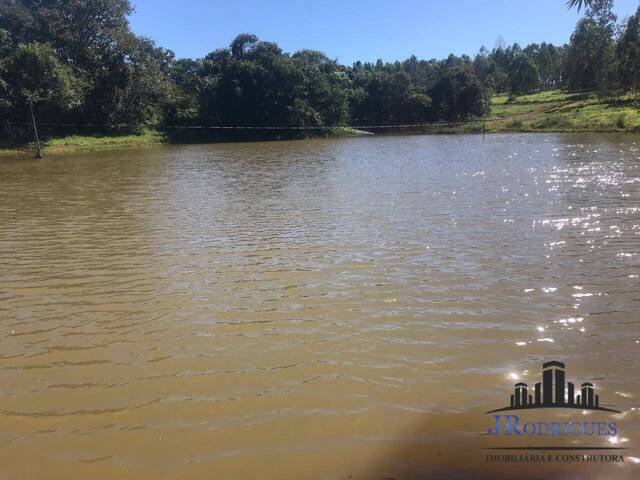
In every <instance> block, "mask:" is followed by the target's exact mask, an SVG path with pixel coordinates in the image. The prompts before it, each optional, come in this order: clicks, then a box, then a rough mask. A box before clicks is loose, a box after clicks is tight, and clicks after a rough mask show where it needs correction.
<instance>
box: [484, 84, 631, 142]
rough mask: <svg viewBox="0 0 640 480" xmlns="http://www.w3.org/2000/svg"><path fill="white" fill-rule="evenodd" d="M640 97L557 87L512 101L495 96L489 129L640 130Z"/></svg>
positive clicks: (552, 130) (562, 130)
mask: <svg viewBox="0 0 640 480" xmlns="http://www.w3.org/2000/svg"><path fill="white" fill-rule="evenodd" d="M639 112H640V97H635V96H629V95H626V96H622V97H617V98H613V99H599V98H597V97H596V96H595V95H593V94H591V93H579V94H575V93H573V94H570V93H566V92H561V91H559V90H553V91H548V92H541V93H536V94H533V95H523V96H520V97H516V98H515V99H513V100H511V101H509V99H508V97H507V96H506V95H500V96H496V97H494V98H493V100H492V108H491V115H490V117H489V119H488V121H487V130H488V131H493V132H506V131H518V132H639V131H640V115H639Z"/></svg>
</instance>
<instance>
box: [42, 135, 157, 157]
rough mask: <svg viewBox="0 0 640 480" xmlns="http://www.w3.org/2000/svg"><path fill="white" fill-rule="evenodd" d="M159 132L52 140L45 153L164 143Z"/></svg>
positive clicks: (82, 136) (80, 136)
mask: <svg viewBox="0 0 640 480" xmlns="http://www.w3.org/2000/svg"><path fill="white" fill-rule="evenodd" d="M166 141H167V140H166V137H165V135H164V134H162V133H160V132H156V131H153V130H146V131H144V132H143V133H142V134H140V135H96V136H93V135H92V136H86V135H72V136H69V137H63V138H53V139H50V140H48V141H47V142H46V144H45V150H46V151H47V152H68V151H76V150H100V149H105V148H133V147H144V146H148V145H158V144H160V143H166Z"/></svg>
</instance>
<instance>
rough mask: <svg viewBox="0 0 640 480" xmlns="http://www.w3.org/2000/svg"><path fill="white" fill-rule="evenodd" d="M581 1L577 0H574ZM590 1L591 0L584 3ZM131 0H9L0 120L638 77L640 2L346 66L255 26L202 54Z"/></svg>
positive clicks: (3, 11) (366, 100)
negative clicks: (560, 28)
mask: <svg viewBox="0 0 640 480" xmlns="http://www.w3.org/2000/svg"><path fill="white" fill-rule="evenodd" d="M574 3H577V2H574ZM579 3H580V4H582V2H579ZM131 13H132V7H131V5H130V3H129V0H0V118H3V119H5V122H4V125H0V128H1V129H3V131H4V132H5V135H6V136H7V137H9V136H13V137H16V138H18V137H20V136H21V135H23V134H24V133H25V131H26V127H24V128H21V127H20V126H19V125H18V126H17V125H15V124H13V123H10V122H20V121H24V120H25V119H27V118H28V115H29V111H28V108H29V106H28V104H29V101H30V100H31V101H33V105H34V109H35V111H36V115H37V118H38V121H39V122H43V123H45V122H46V123H58V124H64V123H75V124H93V125H100V126H103V125H108V126H110V127H111V128H112V129H114V130H118V131H139V130H141V129H142V128H144V127H145V126H161V125H195V124H198V125H211V126H215V125H224V126H297V127H322V126H342V125H376V124H385V125H393V124H403V123H417V122H437V121H461V120H467V119H472V118H480V117H483V116H485V115H487V114H488V113H489V109H490V98H491V96H492V95H494V94H509V95H511V96H514V95H523V94H527V93H532V92H535V91H539V90H544V89H555V88H563V89H567V90H569V91H593V92H596V93H597V94H598V95H601V96H613V95H620V94H622V93H626V92H635V90H636V89H637V88H638V87H639V86H640V9H639V10H638V11H637V12H636V13H635V14H634V15H632V16H631V17H629V18H628V19H626V20H625V21H623V22H621V23H618V19H617V18H616V16H615V15H614V14H613V12H612V0H591V1H588V2H586V9H585V15H584V16H583V18H581V19H580V20H579V21H578V24H577V26H576V29H575V31H574V33H573V35H572V36H571V39H570V42H569V43H568V44H567V45H562V46H554V45H552V44H550V43H542V44H531V45H527V46H525V47H524V48H521V47H520V46H519V45H518V44H513V45H509V46H507V45H503V44H498V45H496V47H495V48H493V49H492V50H491V51H489V50H488V49H486V48H484V47H482V48H481V49H480V51H479V53H478V54H477V55H476V56H475V57H470V56H466V55H462V56H455V55H450V56H449V57H448V58H446V59H440V60H437V59H429V60H421V59H418V58H416V57H415V56H412V57H410V58H408V59H406V60H404V61H396V62H383V61H381V60H378V61H377V62H375V63H369V62H364V63H363V62H356V63H354V64H353V65H351V66H345V65H341V64H339V63H338V62H337V61H336V60H333V59H331V58H329V57H327V55H325V54H324V53H322V52H319V51H315V50H300V51H297V52H295V53H293V54H289V53H286V52H283V51H282V49H281V48H280V47H279V46H278V45H277V44H276V43H273V42H268V41H264V40H260V39H258V38H257V37H256V36H255V35H251V34H241V35H238V36H237V37H236V38H235V39H234V40H233V42H232V43H231V45H229V47H228V48H221V49H218V50H215V51H213V52H211V53H209V54H208V55H206V56H205V57H204V58H201V59H177V58H176V57H175V55H174V53H173V52H172V51H171V50H168V49H165V48H162V47H159V46H157V45H155V43H154V42H153V41H152V40H150V39H148V38H144V37H140V36H137V35H135V34H134V33H132V31H131V30H130V27H129V24H128V21H127V16H128V15H129V14H131Z"/></svg>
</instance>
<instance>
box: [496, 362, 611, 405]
mask: <svg viewBox="0 0 640 480" xmlns="http://www.w3.org/2000/svg"><path fill="white" fill-rule="evenodd" d="M530 408H577V409H581V410H601V411H606V412H615V413H620V412H619V411H618V410H613V409H611V408H605V407H601V406H600V396H599V395H596V394H595V387H594V385H593V383H589V382H585V383H583V384H582V385H581V388H580V393H578V394H577V395H576V391H575V385H574V384H573V383H571V382H565V368H564V363H562V362H558V361H555V360H553V361H550V362H546V363H543V364H542V382H538V383H536V384H535V386H534V388H533V391H532V392H530V391H529V389H528V387H527V384H526V383H522V382H521V383H516V385H515V392H514V393H513V394H512V395H511V399H510V402H509V406H507V407H503V408H498V409H496V410H491V411H489V412H487V413H494V412H504V411H507V410H523V409H530Z"/></svg>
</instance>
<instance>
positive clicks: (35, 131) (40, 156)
mask: <svg viewBox="0 0 640 480" xmlns="http://www.w3.org/2000/svg"><path fill="white" fill-rule="evenodd" d="M29 109H30V110H31V122H32V123H33V134H34V135H35V137H36V158H42V150H41V149H40V137H38V127H37V126H36V116H35V115H34V114H33V99H32V98H31V97H29Z"/></svg>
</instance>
